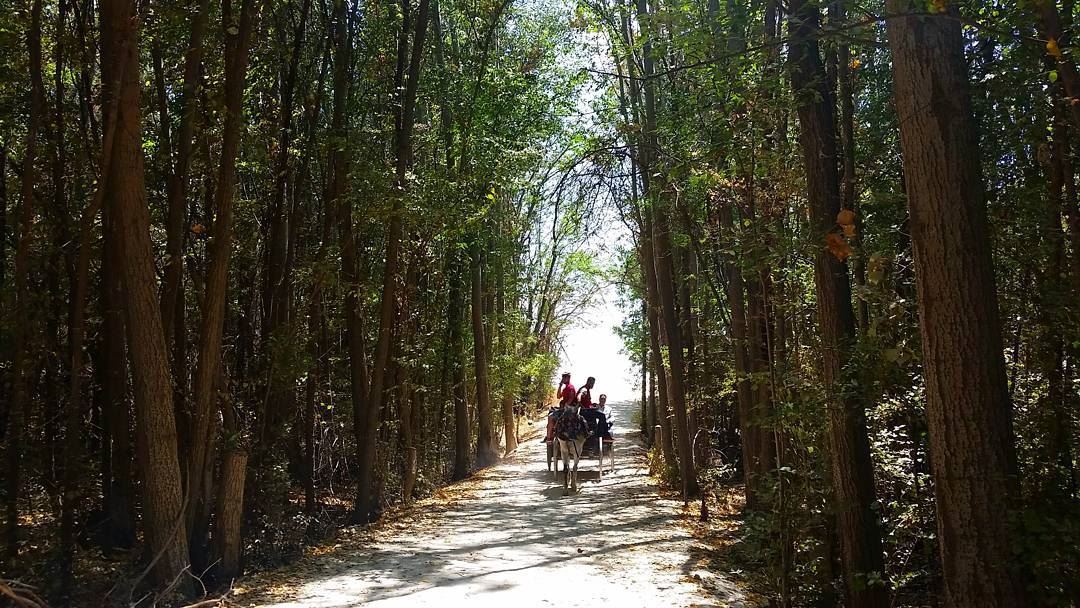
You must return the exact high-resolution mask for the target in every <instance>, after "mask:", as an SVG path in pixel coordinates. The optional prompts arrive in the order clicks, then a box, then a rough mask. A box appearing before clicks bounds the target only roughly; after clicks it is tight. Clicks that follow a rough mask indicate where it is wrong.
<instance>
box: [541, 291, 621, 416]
mask: <svg viewBox="0 0 1080 608" xmlns="http://www.w3.org/2000/svg"><path fill="white" fill-rule="evenodd" d="M608 290H609V291H610V292H611V296H610V297H608V298H606V300H607V301H606V302H600V301H599V299H598V301H597V304H596V307H595V308H594V309H593V310H592V311H590V312H589V314H588V315H587V317H586V318H583V319H581V320H580V322H578V323H576V324H574V325H573V326H571V327H570V328H568V329H567V330H566V335H565V337H564V338H563V344H564V345H565V347H566V352H565V353H561V359H562V360H561V361H560V364H559V369H558V371H557V372H556V373H559V374H561V373H562V372H563V371H568V372H570V373H571V375H572V377H571V379H572V381H573V383H574V386H576V387H578V388H580V387H581V385H582V384H584V383H585V379H586V378H588V377H589V376H595V377H596V389H595V390H594V391H593V399H596V398H597V397H598V396H599V395H600V394H601V393H604V394H606V395H607V396H608V400H609V401H620V400H627V399H633V398H635V396H636V395H637V394H638V392H637V390H636V389H635V388H634V387H635V378H636V377H639V375H640V371H635V369H636V368H634V367H631V363H630V360H629V359H628V358H627V357H626V355H625V354H623V353H622V352H621V351H622V346H623V345H622V340H621V339H620V338H619V337H618V336H617V335H615V332H614V328H615V326H617V325H618V324H620V323H621V322H622V318H623V317H622V311H620V310H619V307H618V306H617V305H616V303H615V296H614V290H615V288H614V287H610V288H608ZM554 383H555V384H558V378H555V379H554Z"/></svg>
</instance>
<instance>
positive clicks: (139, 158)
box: [101, 0, 190, 586]
mask: <svg viewBox="0 0 1080 608" xmlns="http://www.w3.org/2000/svg"><path fill="white" fill-rule="evenodd" d="M138 26H139V20H138V16H137V13H136V12H135V3H134V2H131V1H130V0H104V1H103V2H102V3H101V49H102V61H101V64H102V69H103V73H102V77H103V81H104V82H106V83H108V82H110V81H112V79H113V75H112V73H111V71H110V70H111V69H113V67H114V66H118V65H132V66H136V65H139V63H138V57H139V29H138ZM117 82H119V89H116V90H106V91H103V94H104V95H105V97H106V99H109V98H110V97H111V96H113V95H115V96H117V97H118V102H117V116H116V126H115V129H116V136H115V141H114V143H113V154H112V156H113V162H112V163H111V165H110V175H109V177H108V181H109V183H110V184H111V185H112V187H111V190H112V194H111V197H112V198H111V199H110V200H109V204H110V209H109V212H110V213H111V214H112V217H113V219H114V221H115V227H116V230H115V232H114V233H112V236H114V237H116V241H117V246H118V253H119V255H118V262H119V264H118V266H119V267H120V275H121V278H122V281H123V293H124V312H125V318H126V327H127V336H128V344H129V347H130V351H129V356H130V360H131V369H132V376H133V378H134V381H135V382H134V385H135V391H134V394H135V437H136V450H137V454H138V462H139V470H140V473H141V476H142V482H143V484H142V506H143V521H144V522H145V523H144V526H145V530H146V539H147V545H148V548H149V550H150V553H151V554H152V555H154V556H155V558H156V559H157V561H156V562H155V566H154V578H155V580H156V581H157V582H158V583H160V584H168V583H169V582H170V581H172V580H174V579H175V578H176V577H177V576H178V575H179V574H180V573H181V572H182V571H183V570H184V568H186V567H187V565H188V546H187V536H186V534H185V533H184V526H183V510H184V506H183V491H182V488H181V483H180V464H179V460H178V457H177V448H176V423H175V419H174V417H173V398H172V397H173V396H172V380H171V378H170V374H169V359H168V353H167V351H166V348H165V334H164V330H163V328H162V323H161V310H160V308H159V307H158V297H157V289H156V284H157V277H156V271H155V269H154V257H153V248H152V246H151V242H150V214H149V209H148V208H147V205H146V183H145V169H144V159H143V150H142V125H141V109H140V108H141V105H140V97H141V95H142V85H141V82H142V79H141V78H140V74H139V71H138V70H134V69H132V70H126V69H125V70H122V72H121V76H120V78H119V79H118V80H117ZM103 105H107V104H103ZM106 238H109V235H106ZM181 584H182V585H183V586H187V585H189V584H190V583H189V582H187V581H183V582H182V583H181Z"/></svg>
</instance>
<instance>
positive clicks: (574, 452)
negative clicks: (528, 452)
mask: <svg viewBox="0 0 1080 608" xmlns="http://www.w3.org/2000/svg"><path fill="white" fill-rule="evenodd" d="M564 420H565V422H564ZM572 421H580V424H575V423H573V422H572ZM588 437H589V429H588V425H586V424H585V421H584V420H583V419H582V418H581V414H580V413H578V406H577V405H576V404H575V405H570V406H565V407H564V408H563V413H562V417H561V418H560V419H559V421H558V422H556V423H555V442H556V443H557V444H558V449H557V450H556V451H555V471H556V475H558V470H559V458H562V461H563V496H566V495H567V494H569V491H573V492H574V493H575V494H576V493H577V473H578V462H579V461H580V460H581V452H582V450H584V449H585V440H586V439H588ZM571 459H573V461H574V466H573V468H572V469H571V467H570V460H571ZM567 484H569V485H570V490H569V491H568V490H567Z"/></svg>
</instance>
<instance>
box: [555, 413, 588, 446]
mask: <svg viewBox="0 0 1080 608" xmlns="http://www.w3.org/2000/svg"><path fill="white" fill-rule="evenodd" d="M555 436H556V437H558V438H559V439H562V440H563V441H572V440H574V439H575V438H578V437H588V436H589V425H588V424H587V423H586V422H585V418H584V417H583V416H582V415H581V414H579V413H575V412H571V411H569V410H564V411H563V412H562V415H560V416H559V419H558V420H556V421H555Z"/></svg>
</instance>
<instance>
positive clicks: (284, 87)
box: [262, 0, 311, 449]
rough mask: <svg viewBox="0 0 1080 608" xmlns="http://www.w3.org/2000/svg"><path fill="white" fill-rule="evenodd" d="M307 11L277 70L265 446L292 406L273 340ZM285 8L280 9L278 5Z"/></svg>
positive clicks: (287, 316)
mask: <svg viewBox="0 0 1080 608" xmlns="http://www.w3.org/2000/svg"><path fill="white" fill-rule="evenodd" d="M310 9H311V0H303V4H302V5H301V8H300V15H299V22H298V23H297V25H296V30H295V33H294V36H293V44H292V49H291V51H290V55H289V64H288V67H287V69H286V70H285V71H284V73H283V74H282V79H281V85H280V88H281V108H280V112H281V133H280V137H279V141H278V155H277V158H276V160H275V166H274V193H273V198H272V199H271V202H270V219H269V222H268V223H269V225H270V229H269V232H270V235H269V242H268V244H267V253H266V272H265V278H264V285H263V288H264V291H263V306H264V307H265V310H264V314H263V319H264V321H263V338H262V343H263V345H264V347H265V348H267V349H268V350H269V355H268V356H267V357H266V359H267V365H268V366H269V369H268V370H267V374H268V375H269V382H268V386H267V388H266V391H267V396H266V411H265V412H263V420H262V440H263V442H264V443H265V444H266V446H267V447H269V448H270V449H273V448H272V446H274V445H275V444H276V442H277V439H278V438H279V435H280V432H281V431H280V427H281V425H282V423H283V422H284V421H285V420H286V419H287V418H289V416H290V415H291V414H292V412H294V411H295V409H296V403H295V402H296V390H295V386H296V378H295V377H290V374H288V373H287V370H286V369H282V365H281V363H280V358H281V355H282V349H281V348H280V347H274V346H273V342H272V340H273V338H274V337H275V336H277V337H279V338H283V337H284V336H279V335H278V334H280V332H281V331H282V330H283V329H285V328H287V327H288V325H289V323H290V322H291V320H292V317H293V316H294V315H293V311H292V310H291V308H292V306H291V303H292V298H290V297H289V295H290V286H291V285H292V283H291V281H290V280H289V279H290V274H291V273H290V269H289V267H288V266H289V261H290V257H289V250H290V248H291V247H293V246H294V243H293V242H292V239H290V238H289V237H290V228H294V227H293V226H292V224H291V222H290V217H289V213H288V209H287V204H286V201H287V200H288V199H287V194H288V192H287V190H288V189H289V186H290V175H291V173H292V172H291V171H290V162H289V151H290V149H291V148H292V141H293V131H294V129H293V108H294V106H295V103H294V99H295V92H296V79H297V73H298V72H299V70H300V54H301V51H302V50H303V48H304V41H305V35H306V33H307V20H308V14H309V13H310ZM281 10H285V7H281Z"/></svg>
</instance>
